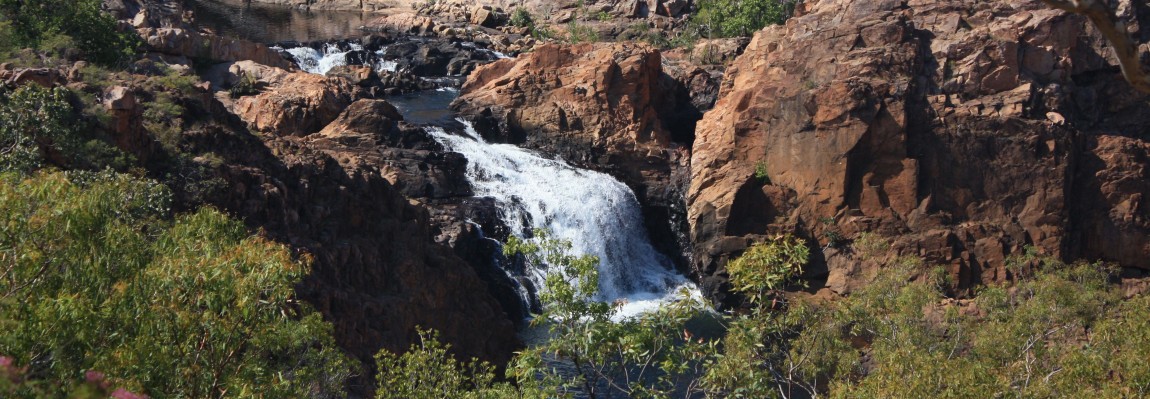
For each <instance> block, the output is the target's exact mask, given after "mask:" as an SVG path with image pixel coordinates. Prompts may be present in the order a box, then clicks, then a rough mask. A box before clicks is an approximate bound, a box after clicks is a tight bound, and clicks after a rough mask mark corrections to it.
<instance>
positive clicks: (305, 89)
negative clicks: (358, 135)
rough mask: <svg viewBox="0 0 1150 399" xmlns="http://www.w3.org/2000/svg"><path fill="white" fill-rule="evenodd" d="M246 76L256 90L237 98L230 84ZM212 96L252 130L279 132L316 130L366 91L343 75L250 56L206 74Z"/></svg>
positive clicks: (234, 83)
mask: <svg viewBox="0 0 1150 399" xmlns="http://www.w3.org/2000/svg"><path fill="white" fill-rule="evenodd" d="M245 76H247V77H248V78H249V79H254V80H255V85H254V86H255V88H256V89H257V90H258V91H259V92H258V93H256V94H253V95H246V96H242V97H239V98H236V99H232V98H230V97H229V93H228V91H227V90H228V89H231V88H232V87H235V86H236V85H237V84H240V81H241V80H243V79H244V77H245ZM206 77H207V78H208V79H209V80H210V82H211V83H212V88H213V90H215V91H216V97H217V98H218V99H219V100H220V101H221V102H222V103H224V104H226V105H227V106H228V109H229V110H230V111H231V112H232V113H234V114H236V115H237V116H239V117H240V119H242V120H243V121H245V122H247V123H248V126H249V127H250V128H251V129H252V130H255V131H259V132H263V133H268V134H274V135H280V136H306V135H308V134H312V133H316V132H318V131H320V129H323V128H324V126H327V125H328V124H329V123H331V122H332V121H334V120H335V119H336V118H337V117H339V115H340V113H342V112H343V110H344V108H347V106H349V105H351V103H352V102H354V101H355V100H357V99H359V98H363V97H365V96H366V95H367V93H366V92H365V91H364V90H362V88H360V87H359V86H356V85H355V84H354V83H352V82H351V81H350V80H348V79H345V78H342V77H332V78H328V77H325V76H321V75H316V74H310V73H304V72H298V71H297V72H291V71H286V70H283V69H280V68H273V67H269V66H266V65H261V64H258V63H255V62H251V61H241V62H234V63H224V64H218V65H216V66H214V67H212V70H210V71H209V72H208V74H207V76H206Z"/></svg>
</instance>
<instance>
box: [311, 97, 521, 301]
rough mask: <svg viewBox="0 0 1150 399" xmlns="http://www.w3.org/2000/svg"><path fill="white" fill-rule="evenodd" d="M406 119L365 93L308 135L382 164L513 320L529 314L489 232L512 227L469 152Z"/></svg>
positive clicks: (353, 160)
mask: <svg viewBox="0 0 1150 399" xmlns="http://www.w3.org/2000/svg"><path fill="white" fill-rule="evenodd" d="M400 119H402V118H401V117H400V116H399V113H398V112H397V111H396V109H395V107H393V106H392V105H391V104H389V103H387V102H386V101H382V100H369V99H365V100H359V101H356V102H355V103H353V104H352V105H351V106H349V107H348V108H347V110H345V111H344V112H343V113H342V114H341V115H340V116H339V118H338V119H336V120H335V121H333V122H332V123H331V124H329V125H328V126H327V127H326V128H324V129H323V130H322V131H320V132H319V133H317V134H315V135H311V136H309V137H308V143H309V145H310V146H311V147H313V148H318V149H321V150H322V151H325V152H330V153H331V155H332V156H333V157H334V158H336V159H337V160H338V161H339V162H340V164H341V165H344V167H345V168H347V167H355V168H361V167H364V166H365V165H370V166H371V167H372V168H377V169H379V174H380V175H381V176H382V177H383V178H384V179H387V181H388V182H390V183H391V184H392V186H394V187H395V189H396V190H397V191H399V192H401V193H402V194H403V195H404V197H406V198H408V199H409V200H411V201H415V202H418V203H420V204H421V205H423V206H424V207H426V208H427V209H428V210H429V211H430V212H431V225H432V226H433V229H432V230H433V233H434V235H435V241H436V242H437V243H439V244H442V245H445V246H447V247H450V248H451V249H452V250H453V251H454V252H455V253H456V254H457V255H458V256H459V258H460V259H464V260H465V261H466V262H467V263H468V264H470V265H471V268H472V269H473V270H475V272H476V273H477V274H478V276H479V278H480V279H481V280H483V282H484V283H486V284H487V291H488V292H489V293H490V294H491V295H492V296H494V297H495V299H496V300H497V301H498V302H499V305H500V307H501V308H502V309H503V310H504V311H505V312H506V315H507V319H508V320H510V321H513V322H516V323H518V322H520V321H522V320H524V319H525V318H526V317H527V316H529V315H530V313H529V310H530V309H526V308H525V307H524V305H523V303H522V299H521V298H520V296H519V291H518V286H517V283H516V282H514V281H512V280H511V279H510V277H508V275H507V273H506V272H504V271H503V269H502V264H509V262H507V260H506V259H502V260H500V259H501V258H503V256H502V246H501V245H500V244H499V243H498V242H496V241H494V240H492V239H490V238H487V237H489V236H490V237H492V238H496V239H500V240H503V241H506V240H507V234H508V232H509V231H510V229H509V228H508V227H507V226H506V225H504V224H503V222H502V221H501V219H500V218H499V215H500V211H499V209H498V207H497V205H496V204H495V202H494V200H493V199H491V198H475V197H474V192H473V191H472V189H471V184H470V183H469V182H468V180H467V175H466V170H467V159H465V158H464V157H463V156H462V155H460V154H459V153H456V152H450V151H447V150H446V149H444V148H443V146H442V145H441V144H439V142H437V141H435V139H434V138H432V137H431V135H429V134H428V133H427V132H426V131H425V130H424V129H423V128H421V127H415V126H411V125H407V124H406V123H402V122H401V123H396V121H398V120H400ZM347 146H351V147H356V148H364V149H374V151H359V152H356V153H349V152H348V151H346V150H344V148H345V147H347ZM485 232H486V233H485ZM500 262H501V263H500ZM536 311H538V309H536Z"/></svg>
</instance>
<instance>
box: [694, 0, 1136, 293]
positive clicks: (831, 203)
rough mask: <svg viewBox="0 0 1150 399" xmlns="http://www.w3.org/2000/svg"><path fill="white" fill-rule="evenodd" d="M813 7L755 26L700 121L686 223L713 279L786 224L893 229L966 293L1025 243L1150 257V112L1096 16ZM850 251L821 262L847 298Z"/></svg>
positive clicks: (839, 2)
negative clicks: (1144, 124)
mask: <svg viewBox="0 0 1150 399" xmlns="http://www.w3.org/2000/svg"><path fill="white" fill-rule="evenodd" d="M802 12H803V14H804V15H802V16H799V17H796V18H793V19H791V20H790V21H789V22H788V23H787V24H786V25H785V26H776V27H769V28H767V29H764V30H763V31H761V32H759V33H758V34H756V35H755V37H754V39H753V40H752V42H751V44H750V45H749V46H748V47H747V49H746V51H745V53H744V54H743V55H742V56H740V57H739V58H738V59H737V60H736V61H735V62H734V64H733V65H732V66H731V68H730V69H729V70H728V75H727V76H726V78H725V81H724V84H723V88H722V93H721V94H720V99H719V101H718V103H717V104H716V106H715V109H714V110H712V111H710V112H708V113H707V114H706V116H705V118H704V119H703V120H702V121H701V122H700V123H699V127H698V129H697V131H696V137H697V138H696V141H695V144H694V148H693V149H694V153H693V155H692V159H691V186H690V190H689V193H688V195H689V196H688V204H689V221H690V223H691V234H692V239H693V242H694V249H695V256H696V259H697V262H696V264H695V266H696V271H697V272H698V273H699V274H700V275H701V276H703V277H704V278H705V279H706V280H707V281H706V284H705V285H707V286H708V288H709V290H711V291H713V292H717V291H718V290H719V289H720V287H721V286H722V284H723V281H724V279H723V277H722V276H724V274H725V272H724V271H723V269H722V265H723V264H724V263H725V262H726V260H727V259H729V258H730V257H731V256H735V255H738V254H739V253H740V252H741V251H742V249H743V248H745V247H746V245H748V244H749V242H752V241H755V240H759V239H761V238H762V237H763V236H764V235H766V234H768V233H771V232H779V231H796V232H798V233H800V234H802V235H804V236H807V237H809V238H811V239H812V244H813V243H814V242H816V241H817V243H818V246H819V247H825V246H827V245H828V244H831V243H830V242H829V241H831V239H832V238H838V237H841V238H843V239H850V238H853V237H855V236H856V235H857V234H858V233H860V232H863V231H874V232H878V233H880V234H882V235H884V236H888V237H893V238H894V245H893V249H894V250H895V251H896V252H898V253H901V254H907V255H914V256H918V257H921V258H924V259H926V260H927V261H930V262H934V263H941V264H945V265H950V268H949V271H950V273H951V274H952V276H953V277H954V278H955V281H957V282H958V283H959V285H960V286H964V287H965V286H970V285H971V284H974V283H977V282H980V281H986V280H997V279H1002V278H1005V277H1006V276H1005V274H1006V272H1005V270H1004V268H1003V263H1004V258H1005V257H1007V256H1009V255H1010V254H1015V253H1018V252H1019V251H1020V250H1021V248H1022V247H1024V246H1027V245H1033V246H1034V247H1035V248H1037V249H1038V251H1039V252H1040V253H1045V254H1049V255H1054V256H1060V257H1063V258H1068V259H1069V258H1075V257H1078V256H1087V257H1090V258H1098V259H1104V260H1110V261H1116V262H1119V263H1121V264H1122V265H1124V266H1129V267H1138V268H1143V269H1150V258H1148V257H1147V256H1145V255H1146V254H1147V253H1150V252H1148V251H1147V248H1148V247H1147V245H1150V244H1147V243H1148V240H1147V233H1148V232H1150V207H1148V206H1146V205H1143V204H1142V201H1143V200H1142V198H1144V197H1145V195H1146V189H1147V188H1146V184H1145V180H1144V179H1145V177H1144V176H1146V168H1147V162H1146V156H1147V152H1146V145H1145V139H1146V135H1145V133H1142V130H1130V128H1132V127H1134V126H1136V125H1135V123H1134V122H1130V120H1136V121H1145V120H1146V119H1147V117H1148V116H1150V108H1147V107H1146V106H1145V105H1144V104H1143V103H1138V102H1137V99H1140V98H1142V97H1141V96H1138V95H1136V94H1134V93H1132V92H1131V91H1130V89H1129V88H1128V87H1125V86H1123V84H1122V82H1120V81H1118V80H1117V79H1118V77H1117V76H1116V75H1115V74H1114V73H1113V70H1112V68H1111V67H1110V66H1109V65H1113V64H1112V63H1110V62H1109V61H1108V60H1107V57H1108V53H1107V52H1105V51H1103V48H1102V46H1101V45H1100V44H1099V43H1100V42H1101V41H1100V39H1099V38H1097V37H1096V34H1095V33H1094V31H1093V30H1092V29H1091V28H1089V27H1088V26H1087V24H1086V23H1085V22H1084V20H1083V19H1080V18H1076V17H1068V16H1064V15H1062V13H1060V12H1056V11H1051V10H1048V9H1046V8H1045V7H1044V6H1042V4H1041V3H1039V2H1037V1H1011V2H989V3H985V2H973V1H970V2H954V1H933V0H914V1H910V2H902V1H893V0H889V1H888V0H879V1H846V0H823V1H811V2H807V3H806V5H805V9H804V10H803V11H802ZM1107 107H1109V108H1110V109H1105V108H1107ZM1091 108H1093V109H1091ZM1098 111H1102V112H1103V113H1105V112H1121V113H1123V114H1125V116H1122V117H1117V118H1111V117H1110V116H1107V115H1102V116H1101V117H1099V116H1100V115H1099V114H1098ZM1112 115H1113V114H1112ZM1115 116H1117V115H1115ZM1121 120H1125V122H1121ZM1115 136H1128V137H1115ZM757 170H758V171H765V172H766V175H767V176H766V179H760V178H757V177H756V176H755V175H756V171H757ZM1138 176H1142V179H1143V180H1141V181H1139V180H1138ZM1092 196H1093V197H1092ZM836 241H842V240H836ZM816 252H818V251H816ZM1138 254H1141V255H1138ZM843 256H846V255H845V254H844V253H843V251H836V250H828V251H822V252H820V256H817V257H818V258H824V257H825V264H826V265H828V267H829V270H826V272H827V274H828V276H827V277H828V278H829V279H830V280H831V281H832V282H833V284H831V285H832V286H833V287H832V288H835V289H836V290H837V291H839V292H840V293H841V292H846V291H849V290H850V287H851V286H852V284H854V283H853V282H852V281H850V280H852V279H853V277H851V276H856V275H865V274H867V273H856V272H857V270H852V269H853V268H855V265H853V264H852V263H851V262H843V261H841V259H837V258H839V257H843ZM820 260H822V259H820Z"/></svg>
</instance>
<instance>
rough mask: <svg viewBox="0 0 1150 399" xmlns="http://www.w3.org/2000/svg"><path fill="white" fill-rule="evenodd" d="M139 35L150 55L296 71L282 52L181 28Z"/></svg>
mask: <svg viewBox="0 0 1150 399" xmlns="http://www.w3.org/2000/svg"><path fill="white" fill-rule="evenodd" d="M137 32H139V34H140V36H141V37H143V39H144V42H145V43H147V44H148V48H149V51H154V52H158V53H162V54H167V55H174V56H185V57H190V58H201V59H206V60H213V61H220V62H229V61H252V62H255V63H258V64H261V65H267V66H271V67H276V68H280V69H287V70H292V69H295V65H294V64H292V62H291V61H288V60H287V59H285V58H284V57H283V56H282V55H280V53H279V52H278V51H275V50H272V49H269V48H268V47H267V46H264V45H262V44H259V43H253V42H249V41H246V40H238V39H231V38H226V37H221V36H216V35H209V34H204V33H200V32H195V31H192V30H188V29H179V28H141V29H137Z"/></svg>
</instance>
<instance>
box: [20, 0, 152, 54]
mask: <svg viewBox="0 0 1150 399" xmlns="http://www.w3.org/2000/svg"><path fill="white" fill-rule="evenodd" d="M101 4H102V1H100V0H0V22H5V21H6V24H7V25H8V26H10V27H11V28H10V32H9V33H8V36H9V37H10V39H11V40H12V44H15V45H18V46H24V47H32V48H37V47H39V46H40V45H41V44H42V43H44V42H45V41H46V40H49V39H51V38H53V37H55V36H58V35H66V36H68V37H70V38H71V40H72V41H73V42H74V43H75V45H76V47H77V48H78V49H79V50H80V51H81V52H82V53H83V54H84V55H85V57H86V58H87V59H88V60H91V61H93V62H96V63H100V64H104V65H114V64H121V63H124V62H126V61H128V60H130V59H131V58H132V57H133V56H134V55H135V53H136V49H137V48H138V47H139V46H140V44H141V43H140V38H139V36H138V35H136V33H135V32H133V31H131V30H130V29H129V30H128V31H125V32H121V31H120V30H119V29H118V23H117V21H116V19H115V18H113V17H112V16H110V15H108V14H106V13H104V12H102V11H101V10H100V7H101Z"/></svg>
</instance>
